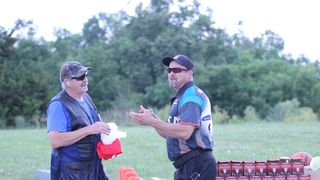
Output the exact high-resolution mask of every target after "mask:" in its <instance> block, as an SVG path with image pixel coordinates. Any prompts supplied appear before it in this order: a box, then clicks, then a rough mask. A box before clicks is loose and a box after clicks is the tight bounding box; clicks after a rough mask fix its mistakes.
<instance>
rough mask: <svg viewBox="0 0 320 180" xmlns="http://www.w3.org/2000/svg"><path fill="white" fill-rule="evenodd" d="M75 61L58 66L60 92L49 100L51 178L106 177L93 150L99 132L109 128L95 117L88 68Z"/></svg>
mask: <svg viewBox="0 0 320 180" xmlns="http://www.w3.org/2000/svg"><path fill="white" fill-rule="evenodd" d="M89 69H90V68H89V67H84V66H83V65H82V64H81V63H79V62H77V61H68V62H66V63H64V64H63V66H62V67H61V69H60V82H61V86H62V91H60V92H59V93H58V94H57V95H56V96H55V97H53V98H52V100H51V101H50V105H49V107H48V110H47V129H48V135H49V140H50V143H51V146H52V154H51V179H52V180H56V179H59V180H60V179H64V180H69V179H70V180H71V179H88V180H89V179H90V180H98V179H99V180H105V179H108V178H107V176H106V174H105V172H104V170H103V166H102V163H101V159H99V158H98V156H97V152H96V144H97V142H98V141H99V140H100V133H105V134H109V132H110V128H109V127H108V125H107V124H106V123H104V122H102V121H101V120H100V118H99V115H98V113H97V110H96V106H95V105H94V103H93V102H92V100H91V98H90V96H89V95H88V94H87V93H86V92H87V91H88V78H87V75H88V70H89Z"/></svg>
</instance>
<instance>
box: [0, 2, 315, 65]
mask: <svg viewBox="0 0 320 180" xmlns="http://www.w3.org/2000/svg"><path fill="white" fill-rule="evenodd" d="M138 2H144V5H148V4H149V2H150V0H116V1H114V0H2V2H1V6H0V26H2V27H5V28H12V27H13V24H14V22H15V21H16V20H17V19H23V20H33V23H34V24H35V25H37V26H38V35H39V36H44V37H45V39H50V38H52V32H53V29H54V27H56V28H65V29H67V30H69V31H71V32H73V33H78V32H80V31H81V29H82V27H83V24H84V23H85V22H87V20H88V19H89V18H91V17H92V16H93V15H96V14H98V13H99V12H108V13H115V12H118V11H119V10H120V9H123V10H128V11H130V12H133V11H134V8H135V6H136V4H137V3H138ZM199 2H201V3H202V5H204V6H209V7H210V8H212V9H213V16H214V17H213V18H214V21H215V22H216V24H217V27H221V28H226V30H227V32H229V33H230V34H233V33H235V32H237V31H238V29H239V26H238V25H237V24H238V22H239V21H240V20H241V21H242V22H243V25H242V26H240V29H241V30H242V31H243V32H244V33H245V35H246V36H247V37H250V38H252V37H256V36H259V35H260V34H262V33H264V32H265V30H267V29H270V30H272V31H273V32H275V33H276V34H278V35H279V36H280V37H282V38H283V39H284V41H285V53H291V54H292V55H293V57H295V58H296V57H297V56H299V55H301V54H304V55H305V56H306V57H308V58H310V59H311V60H316V59H319V60H320V51H317V50H318V47H317V43H318V42H319V41H320V26H319V25H317V22H319V20H318V18H319V17H320V10H319V7H320V6H318V3H317V0H291V1H289V0H199ZM130 14H132V13H130Z"/></svg>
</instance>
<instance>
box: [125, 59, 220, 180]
mask: <svg viewBox="0 0 320 180" xmlns="http://www.w3.org/2000/svg"><path fill="white" fill-rule="evenodd" d="M162 63H163V64H164V65H166V66H167V67H168V69H167V72H168V81H169V85H170V86H171V87H172V88H174V89H176V95H175V96H174V97H173V98H172V99H171V108H170V112H169V117H168V120H167V122H165V121H162V120H161V119H159V118H158V117H157V116H156V115H155V114H154V113H153V112H152V110H151V109H146V108H144V107H143V106H140V110H139V112H130V113H129V115H130V117H131V118H133V119H134V121H135V122H137V123H139V124H141V125H148V126H151V127H153V128H154V129H155V130H156V131H157V133H158V134H159V135H160V136H162V137H164V138H165V139H166V142H167V153H168V158H169V159H170V160H171V161H173V165H174V166H175V168H176V169H177V170H176V171H175V173H174V179H175V180H178V179H179V180H182V179H183V180H185V179H191V180H195V179H198V180H200V179H202V180H215V179H216V161H215V158H214V156H213V154H212V148H213V139H212V138H213V134H212V115H211V104H210V100H209V98H208V97H207V96H206V94H205V93H204V92H203V91H202V90H201V89H199V88H198V87H197V86H196V85H195V83H194V82H193V63H192V61H191V59H190V58H189V57H187V56H185V55H177V56H175V57H173V58H172V57H166V58H164V59H163V60H162Z"/></svg>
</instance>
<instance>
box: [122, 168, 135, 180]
mask: <svg viewBox="0 0 320 180" xmlns="http://www.w3.org/2000/svg"><path fill="white" fill-rule="evenodd" d="M132 176H133V177H135V176H138V174H137V173H136V172H135V171H131V170H129V171H125V172H124V178H123V180H128V179H129V177H132Z"/></svg>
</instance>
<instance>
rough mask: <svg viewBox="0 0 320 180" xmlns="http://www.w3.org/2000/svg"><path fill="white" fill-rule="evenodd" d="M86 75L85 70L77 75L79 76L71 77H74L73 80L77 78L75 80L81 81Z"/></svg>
mask: <svg viewBox="0 0 320 180" xmlns="http://www.w3.org/2000/svg"><path fill="white" fill-rule="evenodd" d="M86 77H87V72H85V73H84V74H82V75H81V76H79V77H72V78H71V79H75V80H77V81H83V80H84V78H86Z"/></svg>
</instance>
